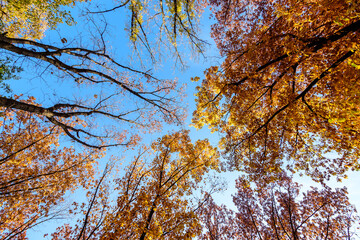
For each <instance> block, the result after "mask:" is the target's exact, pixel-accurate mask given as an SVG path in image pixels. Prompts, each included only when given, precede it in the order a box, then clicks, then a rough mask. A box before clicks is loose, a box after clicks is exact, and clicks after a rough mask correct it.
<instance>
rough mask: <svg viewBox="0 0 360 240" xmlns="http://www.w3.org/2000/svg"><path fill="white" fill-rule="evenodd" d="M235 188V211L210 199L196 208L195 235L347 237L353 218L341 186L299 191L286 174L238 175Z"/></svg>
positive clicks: (280, 238)
mask: <svg viewBox="0 0 360 240" xmlns="http://www.w3.org/2000/svg"><path fill="white" fill-rule="evenodd" d="M236 188H237V193H236V194H235V195H234V196H233V202H234V204H235V206H236V208H237V211H231V210H228V209H227V208H226V207H225V206H217V205H216V204H215V203H214V202H213V201H208V202H207V205H206V206H205V207H204V208H203V209H202V221H203V225H204V227H205V229H206V231H205V233H204V234H203V236H202V238H200V239H204V240H205V239H239V240H240V239H278V240H282V239H352V237H353V235H354V232H353V230H354V229H353V227H355V226H354V224H355V223H357V222H358V221H359V218H358V216H356V215H355V213H356V210H355V209H354V208H353V207H352V205H350V203H349V199H348V197H347V196H346V194H347V191H346V188H342V189H335V190H331V189H330V188H329V187H324V188H323V189H317V188H311V190H308V191H307V192H303V194H302V195H301V194H300V190H301V185H299V184H298V183H296V182H293V181H292V179H291V178H290V177H288V176H286V175H282V176H281V179H280V180H278V181H277V182H273V183H271V184H266V185H263V184H259V182H258V183H255V184H254V183H251V182H249V181H248V180H247V179H246V178H244V177H240V178H239V179H238V180H237V181H236ZM219 223H220V224H219Z"/></svg>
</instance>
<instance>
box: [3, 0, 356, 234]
mask: <svg viewBox="0 0 360 240" xmlns="http://www.w3.org/2000/svg"><path fill="white" fill-rule="evenodd" d="M79 2H82V4H84V6H86V8H84V9H83V11H82V17H83V18H82V19H83V20H84V19H86V21H87V23H82V24H83V25H86V26H90V25H91V26H93V28H92V31H90V32H91V33H89V34H90V35H91V37H90V38H89V39H87V37H88V36H87V35H79V36H74V39H70V38H68V37H66V38H65V37H63V36H61V35H62V34H64V33H62V31H58V32H57V34H58V36H59V38H58V40H56V38H55V37H54V38H44V36H45V35H44V34H45V30H46V29H53V30H54V29H56V28H57V27H58V26H59V24H61V23H63V22H65V23H67V24H68V25H71V24H74V23H75V21H74V19H73V17H72V16H71V15H70V12H68V9H69V7H71V6H74V5H75V4H77V3H79ZM93 2H94V1H93ZM153 5H156V6H155V7H154V6H153ZM208 5H209V6H210V9H211V11H212V14H213V17H215V20H216V23H215V24H214V25H213V26H212V33H211V34H212V38H213V39H214V40H215V42H216V44H217V47H218V49H219V50H220V53H221V55H222V57H223V59H224V61H223V63H222V64H220V65H219V66H212V67H210V68H208V69H207V70H206V71H205V76H204V78H203V79H202V81H201V82H200V84H199V86H198V87H197V93H196V110H195V112H194V114H193V120H192V121H193V126H195V127H197V128H203V127H204V126H208V127H209V128H210V130H211V132H212V133H214V132H218V133H219V134H220V137H221V139H220V142H219V143H218V147H219V148H220V149H221V150H220V151H221V152H220V153H219V152H218V150H217V147H216V146H212V145H211V144H210V141H209V140H207V139H205V140H197V141H195V142H194V141H192V140H191V138H190V133H189V131H187V130H181V131H177V132H174V133H171V134H165V135H163V136H162V137H160V138H158V139H157V140H156V141H153V142H152V143H151V144H150V145H142V146H136V145H137V144H138V143H139V142H140V140H141V137H143V136H144V134H150V133H153V132H155V131H158V132H159V131H161V130H163V129H162V127H163V126H164V124H165V125H167V124H178V125H181V128H182V129H183V128H185V127H184V126H183V120H184V119H185V118H186V111H185V110H186V107H185V106H183V104H182V101H181V100H182V97H183V96H184V92H183V89H182V88H181V87H180V86H179V84H178V82H177V80H176V79H168V78H164V79H160V78H158V77H156V75H155V74H154V73H153V71H155V70H152V66H151V67H146V68H144V66H143V64H144V63H147V62H151V63H155V62H157V61H158V60H159V59H160V58H161V57H162V56H163V53H166V52H167V51H169V52H170V51H171V53H172V54H173V55H172V56H173V57H174V62H180V63H181V65H183V64H184V63H183V60H182V59H183V58H182V52H181V49H182V48H180V45H181V44H182V43H188V45H189V46H190V48H192V49H193V50H195V52H198V53H204V49H205V48H204V47H205V46H206V42H205V41H203V40H202V39H200V38H199V36H200V35H199V32H198V30H199V25H198V21H199V16H200V15H201V13H203V12H204V10H205V7H206V6H208ZM105 6H108V5H107V4H106V3H105V4H104V5H102V4H100V3H98V2H95V3H90V2H87V1H81V0H80V1H76V0H51V1H39V0H20V1H10V0H5V1H1V2H0V7H1V9H0V16H1V18H0V49H1V53H2V54H3V56H4V58H2V59H0V91H1V93H0V146H1V147H0V166H1V168H0V238H1V239H19V240H20V239H21V240H22V239H27V237H28V236H29V235H28V230H29V229H32V228H34V227H35V226H37V225H38V226H42V225H41V223H42V222H45V221H50V220H53V219H54V218H60V217H63V216H64V219H63V222H65V223H64V224H60V227H58V228H57V229H56V230H55V231H54V232H53V233H48V234H46V237H47V238H52V239H54V240H55V239H69V240H70V239H71V240H72V239H78V240H85V239H106V240H107V239H109V240H113V239H138V240H147V239H204V240H205V239H207V240H210V239H211V240H213V239H224V240H225V239H226V240H227V239H259V240H262V239H264V240H265V239H277V240H282V239H284V240H285V239H294V240H298V239H351V238H352V237H354V236H355V235H356V227H357V226H358V222H359V220H360V219H359V218H358V216H357V214H356V210H355V207H353V206H352V205H351V204H350V202H349V198H348V196H347V189H346V187H343V188H337V189H332V188H330V187H329V186H327V180H329V179H330V178H331V177H334V178H336V179H337V180H341V179H343V178H346V174H347V172H348V171H349V170H360V164H359V160H358V159H359V157H360V147H359V146H360V135H359V134H360V107H359V106H360V92H359V89H360V83H359V81H358V79H359V78H360V55H359V51H360V38H359V35H360V2H359V0H318V1H313V0H303V1H298V0H269V1H263V0H209V1H203V0H172V1H161V0H160V1H142V0H127V1H123V2H119V1H115V2H114V6H113V7H112V8H105ZM87 7H89V9H88V8H87ZM90 7H94V9H90ZM121 10H122V13H123V12H125V13H128V14H129V15H128V19H127V23H128V25H126V27H125V28H126V29H125V30H127V31H128V33H129V40H130V43H132V45H131V46H132V48H133V50H134V52H135V54H138V57H140V58H138V59H142V58H141V52H142V50H145V55H144V56H147V57H148V59H146V61H144V62H141V63H135V64H134V65H135V67H134V65H131V64H128V62H126V61H125V60H124V59H123V58H122V57H121V56H120V57H119V56H118V55H116V56H117V58H115V57H114V55H112V54H113V53H114V52H115V51H114V52H111V51H112V50H113V49H112V47H113V46H109V45H108V42H110V39H109V35H111V34H108V32H107V31H108V29H110V27H109V24H108V22H107V19H106V16H108V14H109V15H111V13H116V12H117V11H121ZM83 25H81V27H82V26H83ZM80 32H81V31H79V33H80ZM84 36H85V37H84ZM54 39H55V40H54ZM56 41H57V42H56ZM164 49H167V50H164ZM147 60H149V61H147ZM22 70H23V71H24V72H25V74H23V75H21V74H20V73H19V72H20V71H22ZM27 74H29V76H26V77H27V78H24V79H29V78H32V77H34V79H35V80H34V82H36V84H38V85H39V86H37V85H36V84H35V85H36V86H35V88H36V90H35V91H34V92H36V93H38V92H44V98H43V99H42V100H40V99H39V98H38V99H36V98H35V97H32V96H28V97H26V96H24V95H23V94H22V95H20V96H19V95H16V93H13V92H12V89H11V87H12V86H14V85H11V84H8V83H9V81H13V80H14V79H15V78H17V79H18V78H20V77H19V76H17V75H20V76H25V75H27ZM193 80H195V81H199V80H200V77H194V78H193ZM24 81H26V80H24ZM57 83H61V84H60V85H61V86H64V87H63V89H58V85H57ZM26 90H27V89H26ZM26 90H24V89H20V90H19V89H18V88H16V91H20V92H21V93H23V92H26ZM29 95H30V94H29ZM40 102H41V104H40ZM108 149H111V151H112V152H111V153H112V154H114V155H112V156H111V157H108V159H111V160H109V163H108V164H107V165H106V166H105V163H104V162H100V164H99V165H100V167H101V168H103V169H104V170H103V174H102V175H101V174H97V171H96V166H97V164H98V163H99V161H105V160H103V159H101V158H102V157H103V156H105V151H107V150H108ZM125 151H128V152H127V153H125ZM136 151H137V154H136V153H135V154H133V155H135V157H134V158H133V159H132V158H129V157H128V156H129V155H130V153H134V152H136ZM129 152H130V153H129ZM221 153H222V155H221ZM125 154H126V155H125ZM124 156H125V160H119V159H122V158H123V157H124ZM221 156H223V157H224V161H222V160H223V159H222V158H221ZM100 159H101V160H100ZM120 163H121V164H120ZM221 171H234V172H233V173H232V174H235V173H239V175H240V177H239V178H238V180H237V181H236V192H235V193H234V194H233V203H234V205H235V207H236V210H235V209H230V208H228V207H227V206H225V205H218V204H217V203H216V202H215V200H213V197H212V194H213V193H214V192H218V191H220V190H222V189H223V184H222V181H220V180H219V179H218V175H217V174H218V173H219V172H221ZM303 174H306V175H308V176H310V177H311V178H312V179H313V180H315V181H317V182H318V184H319V186H320V185H321V187H318V188H316V187H310V188H307V189H306V188H302V186H301V184H299V183H297V182H296V181H295V179H296V180H298V179H300V177H298V175H300V176H301V175H303ZM294 176H297V177H296V178H294ZM230 184H231V183H230ZM79 189H81V190H80V192H81V191H83V192H86V193H84V196H82V197H80V200H79V201H76V202H73V203H71V202H70V201H69V202H67V196H69V195H70V194H72V193H74V192H75V191H76V190H79ZM85 195H86V196H85ZM65 202H66V203H67V204H64V203H65Z"/></svg>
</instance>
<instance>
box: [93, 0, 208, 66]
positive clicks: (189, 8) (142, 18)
mask: <svg viewBox="0 0 360 240" xmlns="http://www.w3.org/2000/svg"><path fill="white" fill-rule="evenodd" d="M206 6H207V1H204V0H172V1H162V0H159V1H147V2H146V1H140V0H137V1H135V0H127V1H123V2H119V3H118V4H116V5H115V6H114V7H111V8H108V9H105V10H99V11H89V13H91V14H105V15H106V14H107V13H109V12H114V11H122V12H129V15H130V17H129V18H128V24H127V28H126V30H127V31H128V32H129V38H130V40H131V42H132V47H133V50H134V51H135V52H136V53H137V55H138V56H139V57H140V59H141V58H142V57H141V56H143V55H144V52H145V53H148V56H149V58H150V59H151V61H152V62H157V61H158V60H159V59H161V57H162V56H163V55H165V54H168V53H170V52H171V53H173V56H174V59H175V60H176V61H177V62H179V63H180V65H181V66H185V64H186V63H185V62H184V60H183V55H184V53H183V52H182V50H184V49H185V48H181V47H180V46H182V47H189V48H190V49H192V50H193V52H195V54H199V53H201V54H202V55H203V56H204V50H205V46H206V45H207V44H208V43H207V42H206V41H204V40H202V39H201V38H200V37H199V20H200V16H201V14H202V13H203V11H204V9H205V7H206ZM97 7H98V8H99V9H104V8H105V7H102V6H97ZM164 49H166V51H165V50H164ZM142 50H145V51H142Z"/></svg>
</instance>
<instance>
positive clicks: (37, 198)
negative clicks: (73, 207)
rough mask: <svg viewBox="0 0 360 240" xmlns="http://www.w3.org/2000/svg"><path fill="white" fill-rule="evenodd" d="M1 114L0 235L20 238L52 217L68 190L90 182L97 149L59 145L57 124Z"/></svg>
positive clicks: (11, 113)
mask: <svg viewBox="0 0 360 240" xmlns="http://www.w3.org/2000/svg"><path fill="white" fill-rule="evenodd" d="M16 98H17V97H16ZM16 98H15V99H16ZM34 101H35V99H34V98H31V99H29V100H27V101H26V102H27V103H28V104H34ZM1 115H2V118H1V121H0V126H1V133H0V145H1V151H0V165H1V168H0V176H1V179H0V222H1V224H0V238H1V239H24V238H25V237H26V230H27V229H29V228H31V227H33V226H34V225H37V224H39V223H40V222H42V221H46V220H47V219H49V218H52V217H54V215H53V214H54V211H55V209H54V208H56V207H55V206H56V205H57V204H59V203H60V202H62V201H63V200H64V196H65V194H66V193H67V192H69V191H74V190H75V189H77V188H79V187H81V186H82V187H84V188H88V187H89V186H90V183H91V182H92V181H93V179H92V178H93V177H94V172H95V171H94V161H95V160H94V159H96V158H99V157H101V152H100V151H98V150H96V151H94V150H91V151H87V150H84V151H83V152H82V153H78V152H76V151H75V149H74V147H65V146H62V147H61V148H59V139H60V135H62V132H61V129H60V128H59V127H57V126H44V125H43V124H42V122H43V119H41V117H37V116H34V115H31V114H30V113H26V112H22V111H14V110H10V109H4V108H1ZM69 124H70V123H69Z"/></svg>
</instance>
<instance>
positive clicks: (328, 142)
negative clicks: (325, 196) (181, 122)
mask: <svg viewBox="0 0 360 240" xmlns="http://www.w3.org/2000/svg"><path fill="white" fill-rule="evenodd" d="M211 3H212V6H213V8H214V10H213V11H214V15H215V17H216V19H217V23H216V24H215V25H214V26H213V29H212V36H213V38H214V39H215V41H216V43H217V46H218V48H219V49H220V51H221V54H222V55H223V56H224V57H225V61H224V62H223V64H222V65H221V66H220V67H217V66H214V67H211V68H209V69H207V70H206V72H205V79H204V80H203V81H202V83H201V86H200V87H199V88H198V93H197V100H196V101H197V110H196V111H195V113H194V118H193V122H194V125H195V126H197V127H202V126H204V125H208V126H209V128H211V130H212V131H219V132H221V134H222V136H223V138H222V140H221V143H220V144H221V146H222V148H223V149H224V152H225V155H226V157H227V158H228V159H229V161H228V163H229V167H230V169H237V170H242V171H245V172H247V173H249V174H250V175H252V176H253V178H254V179H255V178H259V177H262V176H268V177H269V181H271V180H272V179H273V178H276V175H277V174H278V173H279V172H281V171H284V170H285V169H287V170H290V171H293V172H294V171H302V172H303V173H305V174H307V175H309V176H311V177H312V178H313V179H314V180H316V181H323V180H326V179H329V178H330V176H335V177H336V178H342V177H344V176H345V175H346V174H345V172H346V171H347V170H358V169H359V163H358V159H359V154H360V149H359V146H360V142H359V139H360V138H359V131H360V129H359V126H360V124H359V119H360V115H359V114H360V109H359V99H360V98H359V89H360V86H359V81H358V79H359V73H360V72H359V43H360V40H359V30H360V12H359V9H360V8H359V2H358V1H343V0H339V1H330V0H321V1H292V0H276V1H255V0H249V1H242V0H241V1H223V0H219V1H216V0H214V1H211Z"/></svg>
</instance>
